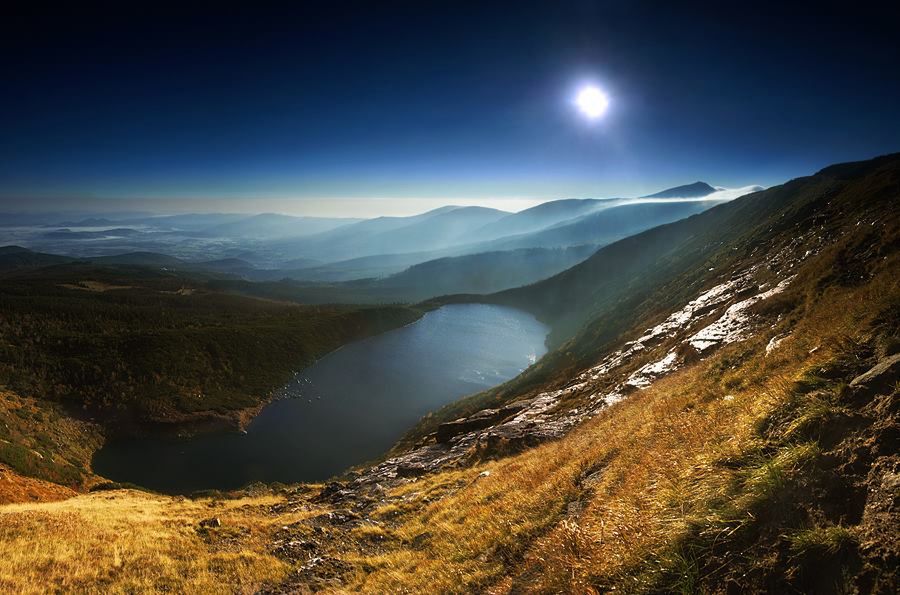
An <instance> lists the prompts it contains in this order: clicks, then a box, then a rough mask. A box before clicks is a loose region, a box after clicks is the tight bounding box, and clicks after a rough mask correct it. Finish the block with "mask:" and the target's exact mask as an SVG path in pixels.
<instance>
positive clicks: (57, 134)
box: [0, 1, 900, 215]
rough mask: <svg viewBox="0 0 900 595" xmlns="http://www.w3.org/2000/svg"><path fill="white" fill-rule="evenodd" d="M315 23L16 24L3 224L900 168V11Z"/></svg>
mask: <svg viewBox="0 0 900 595" xmlns="http://www.w3.org/2000/svg"><path fill="white" fill-rule="evenodd" d="M300 4H302V6H298V5H295V6H293V7H292V8H290V9H288V10H276V9H275V8H274V7H266V8H265V9H262V8H243V9H236V8H228V7H224V8H223V7H219V8H214V9H210V8H208V7H207V5H197V7H196V8H183V7H182V8H180V9H177V10H176V9H174V8H173V9H170V8H167V7H165V6H164V5H160V6H155V5H148V6H147V7H141V8H135V6H139V5H134V6H118V5H117V4H114V3H97V4H92V5H89V6H87V7H85V6H82V7H79V8H78V9H77V10H74V9H73V12H71V13H66V9H60V11H58V12H55V13H53V14H52V15H50V16H48V15H47V14H46V13H44V14H42V13H40V12H35V13H31V14H28V13H26V12H24V9H23V10H22V11H20V12H14V13H13V14H12V17H11V18H10V19H7V20H6V23H5V24H4V25H3V27H4V29H3V30H2V31H0V33H3V41H2V42H0V44H2V45H0V50H2V55H3V58H2V64H0V65H2V66H3V72H4V73H5V74H4V77H5V79H6V80H5V84H4V88H5V92H4V93H3V94H2V95H0V129H2V131H3V132H2V134H0V211H4V210H5V211H10V210H22V209H62V208H65V209H66V210H75V209H81V208H85V209H87V208H90V209H97V210H104V209H113V210H119V211H121V210H128V209H130V208H135V209H141V210H159V211H170V210H194V211H216V210H240V211H271V210H277V211H282V212H293V213H307V214H322V213H325V212H328V213H329V214H334V213H333V212H335V211H337V212H341V211H342V210H344V209H346V210H347V211H348V212H347V213H346V214H347V215H355V214H365V215H371V214H378V213H380V212H392V213H396V212H400V211H403V212H416V211H420V210H424V209H425V208H426V207H430V206H435V205H438V204H446V203H457V204H491V205H494V206H500V207H501V208H503V206H504V205H507V206H508V208H513V209H515V208H519V207H521V206H524V205H527V204H531V203H533V202H534V201H540V200H548V199H553V198H563V197H589V196H592V197H602V196H634V195H640V194H646V193H650V192H653V191H656V190H659V189H661V188H665V187H668V186H673V185H678V184H683V183H689V182H693V181H695V180H698V179H702V180H705V181H708V182H710V183H712V184H714V185H720V186H728V187H737V186H745V185H749V184H762V185H765V186H768V185H772V184H776V183H779V182H782V181H784V180H786V179H789V178H792V177H796V176H799V175H806V174H809V173H812V172H814V171H815V170H817V169H819V168H821V167H823V166H825V165H828V164H830V163H834V162H838V161H846V160H854V159H864V158H868V157H872V156H875V155H878V154H883V153H886V152H892V151H897V150H900V143H898V139H900V114H898V105H900V79H898V77H896V76H895V74H894V71H895V70H896V65H897V63H898V57H900V56H898V51H897V50H898V48H897V43H898V42H897V40H896V36H895V35H894V34H893V31H892V30H891V27H890V23H892V22H894V21H893V19H892V18H890V17H891V15H890V14H887V13H886V12H885V11H888V10H889V9H888V8H887V7H888V6H889V5H887V4H883V5H881V4H867V3H860V4H856V5H854V11H853V12H852V13H851V14H848V13H847V12H846V9H845V8H844V9H841V11H834V12H832V11H831V9H830V8H829V7H828V6H819V7H818V8H817V9H816V10H810V9H809V7H804V6H802V5H799V6H795V7H793V8H792V7H783V6H780V5H778V4H773V5H771V6H766V5H764V4H754V5H753V6H747V7H718V8H710V7H708V6H702V5H695V6H692V5H691V4H685V5H682V6H680V7H678V8H677V9H676V8H672V7H670V6H669V4H668V3H654V2H591V1H572V2H567V1H564V2H558V3H543V2H541V3H533V4H531V3H502V2H495V3H467V2H455V3H442V2H434V3H411V2H386V3H378V4H374V3H359V4H355V3H339V4H335V3H324V2H322V3H319V2H308V3H300ZM209 6H215V5H209ZM123 11H125V12H123ZM588 82H590V83H593V84H596V85H598V86H600V87H601V88H603V89H604V90H605V91H606V93H607V94H608V95H609V97H610V101H611V103H610V109H609V111H608V112H607V114H606V115H605V117H604V118H603V119H601V120H599V121H597V122H589V121H587V120H586V119H585V118H584V117H583V116H582V115H581V114H580V113H579V112H578V111H577V110H576V109H575V108H574V106H573V103H572V100H573V97H574V94H575V93H576V92H577V90H578V88H579V87H580V86H581V85H583V84H586V83H588ZM364 211H365V213H363V212H364Z"/></svg>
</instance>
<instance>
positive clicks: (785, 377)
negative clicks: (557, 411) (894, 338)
mask: <svg viewBox="0 0 900 595" xmlns="http://www.w3.org/2000/svg"><path fill="white" fill-rule="evenodd" d="M896 270H898V262H897V259H896V257H892V260H890V261H888V260H885V261H884V262H883V263H882V265H881V268H880V271H879V274H878V276H877V277H876V278H874V279H872V280H869V281H868V282H867V283H866V284H864V285H861V286H856V287H842V286H831V287H830V288H828V289H824V290H820V288H819V286H818V285H817V284H816V279H815V278H804V277H803V274H802V273H801V275H800V276H798V278H797V281H795V283H794V288H793V289H792V290H791V291H792V292H794V297H795V298H796V299H797V302H798V303H799V306H797V310H796V311H795V312H793V313H790V314H789V315H787V316H786V317H785V318H784V319H783V320H781V321H780V322H778V323H777V324H775V325H774V326H773V327H772V328H771V329H769V330H768V331H767V332H761V333H760V334H758V335H757V336H756V337H754V338H752V339H750V340H747V341H742V342H739V343H736V344H733V345H731V346H728V347H726V348H724V349H722V350H720V351H719V352H718V353H716V354H715V355H713V356H712V357H710V358H708V359H706V360H704V361H702V362H700V363H697V364H694V365H692V366H689V367H687V368H685V369H684V370H682V371H680V372H678V373H676V374H673V375H672V376H670V377H667V378H665V379H663V380H660V381H658V382H656V383H654V384H653V385H652V386H651V387H649V388H648V389H646V390H643V391H640V392H638V393H635V394H634V395H632V396H631V397H630V398H628V399H626V400H625V401H623V402H621V403H619V404H617V405H615V406H613V407H611V408H609V409H608V410H606V411H604V412H603V413H601V414H600V415H598V416H597V417H595V418H594V419H592V420H590V421H589V422H587V423H586V424H584V425H582V426H581V427H579V428H578V429H576V430H575V431H574V432H572V433H571V434H569V435H568V436H566V437H565V438H563V439H561V440H559V441H556V442H552V443H548V444H545V445H543V446H540V447H538V448H534V449H531V450H528V451H526V452H524V453H522V454H519V455H517V456H512V457H508V458H505V459H502V460H499V461H492V462H487V463H484V464H480V465H476V466H474V467H470V468H464V469H457V470H450V471H446V472H443V473H439V474H435V475H430V476H425V477H422V478H420V479H418V480H415V481H410V482H409V483H406V484H404V485H402V486H400V487H397V488H395V489H393V490H392V491H391V492H390V498H389V499H388V500H387V501H386V503H385V504H384V505H382V506H381V507H380V508H378V509H376V510H375V511H374V512H373V513H372V514H371V518H372V519H373V520H376V521H378V522H379V523H382V524H379V525H376V524H374V523H372V524H364V525H362V526H358V527H356V528H353V529H351V530H349V531H346V532H345V533H344V534H342V535H338V531H337V530H335V532H334V533H329V534H328V535H329V539H330V538H331V536H337V538H336V539H334V540H333V541H331V542H328V543H326V544H325V545H326V547H328V548H333V551H328V552H325V553H326V554H327V555H329V556H336V557H340V558H342V559H343V560H344V561H346V562H349V563H351V564H353V567H354V568H356V572H355V573H354V574H352V575H350V576H349V577H345V578H347V580H348V582H347V584H346V585H344V589H346V590H347V591H351V592H357V591H360V592H371V593H398V592H402V593H460V592H493V593H513V592H514V593H520V592H541V593H551V592H553V593H557V592H574V593H591V592H597V591H603V590H608V589H610V588H615V589H616V590H617V591H624V592H633V591H641V590H648V589H652V588H659V583H658V582H656V579H657V578H658V577H659V576H660V575H661V574H663V573H665V572H671V571H672V570H673V569H674V570H675V574H677V575H679V576H680V578H681V581H682V582H681V583H680V584H678V585H675V586H672V587H671V589H674V590H682V591H692V590H696V588H697V587H698V583H699V582H700V580H701V579H702V577H699V576H694V575H692V572H693V571H694V570H695V569H696V564H692V561H691V559H690V557H691V555H692V554H691V552H679V551H678V544H679V543H681V540H682V538H683V537H685V536H686V535H688V534H690V533H694V534H696V533H698V532H700V533H703V532H706V534H709V533H710V532H717V531H721V530H722V525H723V518H722V516H721V515H722V513H723V511H731V512H734V511H737V514H746V513H744V512H741V511H747V512H749V508H750V506H749V504H750V503H748V502H744V501H742V500H744V499H746V498H748V497H752V496H753V492H754V491H755V493H759V494H762V493H765V492H766V491H767V490H773V489H778V485H777V482H778V478H779V477H780V476H783V475H784V474H789V473H790V472H791V471H792V470H794V469H796V468H798V466H800V465H802V464H803V461H804V460H805V459H807V458H809V457H811V456H813V455H814V450H815V448H816V447H815V445H813V444H810V443H803V442H800V441H798V442H797V443H792V444H791V445H790V447H788V448H782V449H780V450H778V451H777V452H775V453H769V454H767V455H766V457H761V460H764V462H763V464H760V465H759V466H758V467H753V466H752V465H751V466H750V467H748V466H747V465H746V464H744V465H734V464H730V462H733V461H746V460H748V457H753V456H757V455H758V454H759V453H760V452H761V448H760V447H761V445H762V444H761V441H762V439H761V438H760V434H759V432H758V425H759V423H760V421H761V420H763V419H765V418H766V417H767V416H769V415H770V414H771V413H772V412H773V411H774V410H775V409H776V408H779V407H780V406H781V405H783V404H784V403H785V402H786V401H787V400H788V399H790V398H791V395H792V391H793V389H794V387H795V382H796V381H797V379H798V378H800V376H801V375H802V374H803V373H804V372H806V371H807V370H810V369H813V368H816V367H818V366H821V365H822V364H823V363H825V362H828V361H830V360H832V359H833V358H835V357H836V356H839V355H841V354H842V353H844V352H845V351H846V346H847V345H848V344H858V343H861V342H865V341H866V340H867V339H868V337H866V336H865V334H866V333H867V332H868V329H869V328H870V325H871V323H872V321H873V319H874V318H875V317H877V316H879V315H881V314H883V313H885V312H887V311H889V310H891V311H896V309H897V308H898V306H900V299H898V296H900V284H898V281H897V280H896V278H895V277H896V275H895V271H896ZM805 292H809V294H808V295H807V294H806V293H805ZM892 309H893V310H892ZM785 332H789V333H790V334H789V337H788V338H787V339H785V340H784V341H783V342H782V343H781V344H780V346H779V347H778V349H777V350H775V351H774V352H772V353H771V354H770V355H768V356H767V355H765V346H766V344H767V342H768V340H769V338H770V337H772V336H775V335H782V334H783V333H785ZM826 405H827V404H826ZM806 413H808V414H809V415H816V414H817V413H816V411H813V410H810V411H807V412H806ZM798 420H800V421H798V422H797V423H798V424H800V423H805V422H803V420H802V419H800V418H798ZM793 428H794V426H791V425H788V430H787V431H788V432H791V431H793ZM741 466H743V469H739V467H741ZM748 471H749V473H748ZM741 473H743V475H741V476H740V477H739V474H741ZM738 479H740V480H741V481H742V482H743V485H744V486H746V487H747V488H748V489H749V490H750V492H747V491H744V492H743V493H741V494H738V493H736V492H735V490H734V485H735V482H736V481H737V480H738ZM279 500H280V497H276V496H264V497H254V498H245V499H242V500H226V501H219V500H208V499H204V500H185V499H179V498H169V497H163V496H155V495H150V494H146V493H141V492H133V491H116V492H107V493H95V494H90V495H83V496H79V497H76V498H72V499H70V500H66V501H62V502H53V503H43V504H15V505H7V506H0V592H6V591H10V592H24V593H37V592H46V591H48V590H49V591H54V590H55V591H61V592H72V591H75V592H104V593H106V592H113V593H116V592H119V593H124V592H147V591H176V592H190V593H205V592H223V591H224V592H252V591H255V590H257V589H258V588H260V587H261V586H264V585H266V584H271V583H277V582H278V581H279V580H281V579H283V578H284V577H285V576H286V574H287V573H288V572H289V571H290V570H291V569H290V567H289V566H288V565H286V564H285V563H283V562H281V561H279V560H278V559H276V558H275V557H273V556H272V555H271V554H270V553H268V552H269V547H270V546H269V539H270V538H271V537H270V536H271V533H272V532H273V530H274V529H276V528H278V527H280V526H282V525H287V524H290V523H292V522H295V521H297V520H301V519H302V518H304V517H307V516H312V515H313V514H317V513H321V512H322V511H321V510H317V511H315V512H314V511H312V510H310V511H309V512H299V513H291V514H280V515H276V514H273V513H272V512H271V509H270V506H271V505H272V504H274V503H276V502H278V501H279ZM212 516H215V517H218V518H220V519H221V520H222V523H223V524H222V527H221V528H220V529H216V530H213V531H211V532H210V533H209V534H208V535H207V536H205V537H204V534H203V533H202V532H198V531H197V526H198V523H199V521H200V520H202V519H204V518H208V517H212ZM743 520H744V519H742V518H733V519H729V521H730V522H733V523H740V522H742V521H743ZM817 531H818V532H806V533H798V534H796V535H794V537H793V539H794V542H795V543H794V545H795V546H796V547H797V548H800V549H802V548H807V549H809V548H811V547H824V548H828V547H831V548H834V547H838V546H839V545H840V543H841V542H842V540H845V539H846V535H845V534H844V533H842V532H841V531H840V530H839V529H829V528H826V529H822V530H817ZM792 543H793V542H792Z"/></svg>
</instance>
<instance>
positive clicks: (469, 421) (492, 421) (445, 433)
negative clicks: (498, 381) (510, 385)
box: [436, 401, 530, 444]
mask: <svg viewBox="0 0 900 595" xmlns="http://www.w3.org/2000/svg"><path fill="white" fill-rule="evenodd" d="M529 404H530V401H516V402H515V403H510V404H509V405H505V406H504V407H502V408H500V409H482V410H481V411H479V412H477V413H474V414H472V415H470V416H469V417H463V418H460V419H456V420H453V421H448V422H446V423H442V424H441V425H439V426H438V430H437V438H436V439H437V441H438V442H439V443H442V444H443V443H447V442H450V441H451V440H452V439H453V438H455V437H456V436H459V435H460V434H468V433H469V432H475V431H477V430H483V429H485V428H489V427H491V426H493V425H496V424H497V423H499V422H501V421H503V420H504V419H506V418H508V417H512V416H513V415H515V414H517V413H519V412H520V411H522V410H523V409H525V408H526V407H527V406H528V405H529Z"/></svg>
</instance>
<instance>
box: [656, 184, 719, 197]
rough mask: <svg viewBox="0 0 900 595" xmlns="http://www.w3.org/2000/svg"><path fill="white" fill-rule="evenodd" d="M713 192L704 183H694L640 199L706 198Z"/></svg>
mask: <svg viewBox="0 0 900 595" xmlns="http://www.w3.org/2000/svg"><path fill="white" fill-rule="evenodd" d="M715 191H716V189H715V188H713V187H712V186H710V185H709V184H707V183H706V182H694V183H693V184H685V185H684V186H675V187H674V188H668V189H666V190H663V191H661V192H657V193H656V194H650V195H647V196H642V197H641V198H700V197H702V196H708V195H710V194H712V193H713V192H715Z"/></svg>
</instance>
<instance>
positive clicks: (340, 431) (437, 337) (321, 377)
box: [93, 304, 548, 493]
mask: <svg viewBox="0 0 900 595" xmlns="http://www.w3.org/2000/svg"><path fill="white" fill-rule="evenodd" d="M547 331H548V329H547V327H546V326H544V325H543V324H541V323H540V322H538V321H537V320H535V319H534V318H533V317H532V316H531V315H529V314H526V313H525V312H522V311H519V310H515V309H512V308H507V307H502V306H491V305H481V304H460V305H450V306H444V307H442V308H440V309H438V310H434V311H432V312H429V313H427V314H426V315H425V316H424V317H422V318H421V319H420V320H419V321H417V322H415V323H413V324H411V325H409V326H406V327H403V328H400V329H396V330H393V331H390V332H387V333H384V334H382V335H379V336H377V337H371V338H368V339H364V340H362V341H357V342H355V343H351V344H349V345H345V346H344V347H342V348H341V349H338V350H337V351H334V352H333V353H331V354H329V355H327V356H325V357H324V358H322V359H321V360H319V361H318V362H316V363H315V364H313V365H312V366H310V367H309V368H307V369H305V370H303V371H302V372H300V373H299V374H298V375H297V376H296V377H295V378H294V379H293V380H292V381H291V382H290V383H289V384H288V385H287V386H285V387H284V388H283V389H282V391H281V395H282V396H283V397H284V398H282V399H279V400H276V401H274V402H273V403H271V404H270V405H268V406H267V407H266V408H265V409H263V410H262V412H261V413H260V414H259V415H258V416H257V417H256V418H255V419H254V420H253V421H252V422H251V424H250V426H249V427H248V428H247V433H246V434H240V433H213V434H201V435H199V436H195V437H192V438H174V437H166V438H145V439H139V440H128V441H116V442H111V443H109V444H107V445H106V446H105V447H104V448H103V449H102V450H100V451H99V452H98V453H97V454H96V456H95V457H94V462H93V467H94V471H95V472H97V473H99V474H100V475H103V476H105V477H108V478H110V479H112V480H115V481H120V482H131V483H135V484H138V485H142V486H145V487H147V488H151V489H154V490H159V491H162V492H170V493H185V492H190V491H194V490H200V489H231V488H236V487H240V486H243V485H245V484H247V483H250V482H252V481H262V482H274V481H280V482H284V483H293V482H300V481H319V480H323V479H327V478H328V477H331V476H332V475H335V474H337V473H340V472H341V471H343V470H345V469H346V468H348V467H350V466H352V465H355V464H358V463H363V462H365V461H368V460H371V459H374V458H376V457H378V456H379V455H381V454H382V453H384V452H385V451H386V450H388V449H389V448H390V447H391V446H392V445H393V444H394V443H395V442H396V441H397V440H398V439H399V438H400V437H401V436H402V435H403V434H404V433H405V432H406V431H407V430H408V429H409V428H411V427H412V426H413V424H415V423H416V421H418V420H419V419H420V418H421V417H422V416H423V415H425V414H426V413H428V412H429V411H433V410H435V409H437V408H439V407H441V406H442V405H445V404H447V403H450V402H452V401H454V400H456V399H459V398H460V397H463V396H465V395H469V394H472V393H475V392H478V391H481V390H484V389H486V388H489V387H492V386H495V385H497V384H500V383H502V382H504V381H506V380H509V379H510V378H513V377H514V376H516V375H517V374H519V373H520V372H521V371H522V370H524V369H525V368H526V367H528V366H529V365H530V364H532V363H534V361H536V360H537V359H538V358H540V357H541V356H542V355H543V354H544V351H545V348H544V338H545V337H546V335H547Z"/></svg>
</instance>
